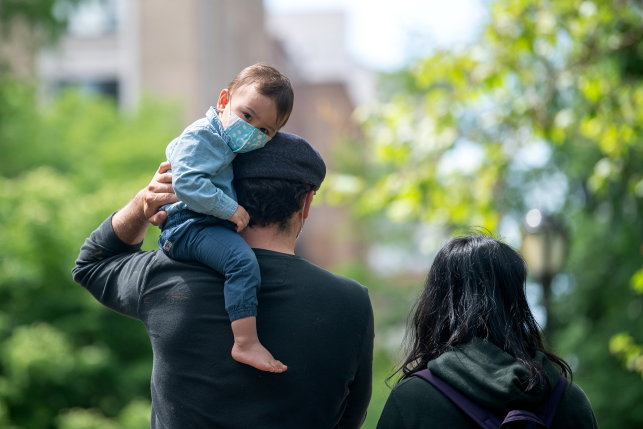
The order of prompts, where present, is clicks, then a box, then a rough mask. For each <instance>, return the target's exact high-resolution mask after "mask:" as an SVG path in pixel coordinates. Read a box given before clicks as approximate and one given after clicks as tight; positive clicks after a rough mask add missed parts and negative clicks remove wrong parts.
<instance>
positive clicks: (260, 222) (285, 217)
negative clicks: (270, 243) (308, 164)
mask: <svg viewBox="0 0 643 429" xmlns="http://www.w3.org/2000/svg"><path fill="white" fill-rule="evenodd" d="M234 188H235V190H236V191H237V200H238V202H239V204H240V205H241V206H242V207H243V208H244V209H246V211H247V212H248V214H249V215H250V223H249V224H248V226H259V227H266V226H271V225H274V226H277V227H278V229H279V232H287V231H288V228H289V227H290V219H291V218H292V215H293V214H295V213H296V212H298V211H299V210H301V209H302V207H303V206H304V200H305V198H306V194H308V192H310V191H316V190H317V189H319V186H315V185H313V184H310V183H308V182H297V181H290V180H279V179H235V180H234Z"/></svg>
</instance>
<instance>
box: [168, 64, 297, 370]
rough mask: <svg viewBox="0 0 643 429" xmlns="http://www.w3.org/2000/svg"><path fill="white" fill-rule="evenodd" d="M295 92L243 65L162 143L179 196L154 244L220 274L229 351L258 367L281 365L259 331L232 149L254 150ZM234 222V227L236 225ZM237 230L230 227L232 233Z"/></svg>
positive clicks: (280, 121)
mask: <svg viewBox="0 0 643 429" xmlns="http://www.w3.org/2000/svg"><path fill="white" fill-rule="evenodd" d="M293 99H294V94H293V90H292V86H291V84H290V81H289V80H288V78H287V77H286V76H284V75H283V74H281V73H280V72H279V71H278V70H277V69H275V68H274V67H271V66H269V65H266V64H261V63H259V64H255V65H253V66H250V67H247V68H245V69H243V70H242V71H241V73H239V74H238V75H237V77H235V78H234V80H233V81H232V82H230V85H229V86H228V89H224V90H223V91H221V94H220V95H219V101H218V103H217V108H216V110H215V109H214V108H213V107H210V110H209V111H208V112H207V115H206V117H205V118H203V119H199V120H198V121H196V122H195V123H193V124H192V125H190V126H189V127H187V128H186V129H185V130H184V131H183V133H182V134H181V135H180V136H179V137H178V138H176V139H174V140H173V141H172V142H171V143H170V144H169V145H168V147H167V149H166V151H165V154H166V155H167V159H168V161H169V162H170V164H171V165H172V184H173V186H174V192H175V193H176V196H177V197H178V198H179V199H180V200H181V201H180V202H178V203H174V204H169V205H166V206H163V207H162V208H161V210H165V211H166V212H167V215H168V217H167V220H166V221H165V222H164V223H163V225H161V230H162V232H161V237H160V238H159V247H160V248H161V249H162V250H163V252H164V253H165V254H166V255H167V256H169V257H170V258H172V259H175V260H177V261H198V262H201V263H203V264H205V265H208V266H209V267H211V268H213V269H215V270H217V271H218V272H220V273H221V274H223V275H224V276H225V285H224V297H225V308H226V311H227V312H228V315H229V316H230V321H231V322H232V332H233V334H234V346H233V347H232V357H233V358H234V359H235V360H237V361H239V362H242V363H245V364H248V365H251V366H253V367H255V368H257V369H260V370H263V371H270V372H282V371H285V370H286V369H288V367H287V366H286V365H284V364H282V363H281V362H280V361H278V360H276V359H275V358H273V356H272V354H271V353H270V352H269V351H268V350H267V349H266V348H265V347H264V346H263V345H261V342H259V337H258V336H257V324H256V321H257V292H258V291H259V287H260V286H261V277H260V273H259V265H258V263H257V259H256V257H255V254H254V252H253V251H252V250H251V249H250V247H249V246H248V245H247V244H246V242H245V241H244V240H243V238H241V236H240V235H239V234H238V233H239V232H241V231H242V230H243V229H244V228H245V227H246V226H247V225H248V222H249V221H250V217H249V215H248V212H246V210H245V209H244V208H243V207H241V206H240V205H239V204H238V203H237V201H236V199H237V196H236V193H235V191H234V188H233V186H232V178H233V177H232V160H233V159H234V158H235V156H236V154H237V153H241V152H249V151H251V150H255V149H259V148H261V147H263V146H265V144H266V143H267V142H268V140H270V139H271V138H272V137H273V136H274V135H275V133H276V132H277V131H278V130H279V129H280V128H281V127H283V126H284V125H285V124H286V121H287V120H288V118H289V117H290V113H291V112H292V106H293ZM235 225H236V227H235ZM235 230H236V232H235Z"/></svg>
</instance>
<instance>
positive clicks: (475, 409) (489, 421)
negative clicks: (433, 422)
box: [413, 369, 502, 429]
mask: <svg viewBox="0 0 643 429" xmlns="http://www.w3.org/2000/svg"><path fill="white" fill-rule="evenodd" d="M413 375H414V376H416V377H420V378H423V379H425V380H426V381H428V382H429V383H431V384H432V385H433V386H434V387H435V388H436V389H438V390H439V391H440V392H442V394H443V395H444V396H446V397H447V398H449V399H450V400H451V402H453V403H454V404H455V405H456V406H457V407H458V408H460V409H461V410H462V411H464V412H465V413H467V415H468V416H469V417H471V418H472V419H473V420H474V421H475V422H476V423H478V424H479V425H480V426H482V427H483V428H485V429H499V428H500V425H502V422H501V421H500V419H499V418H498V417H496V416H495V415H493V414H491V413H490V412H489V411H487V410H486V409H485V408H483V407H481V406H480V405H478V404H476V403H475V402H473V401H472V400H471V399H469V398H467V397H466V396H464V395H463V394H462V393H460V392H459V391H458V390H457V389H455V388H454V387H453V386H451V385H450V384H449V383H447V382H446V381H444V380H442V379H441V378H440V377H438V376H436V375H433V373H432V372H431V371H430V370H429V369H423V370H422V371H418V372H416V373H414V374H413Z"/></svg>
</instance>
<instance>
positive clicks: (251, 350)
mask: <svg viewBox="0 0 643 429" xmlns="http://www.w3.org/2000/svg"><path fill="white" fill-rule="evenodd" d="M232 358H233V359H234V360H236V361H237V362H241V363H245V364H246V365H250V366H252V367H255V368H257V369H260V370H261V371H269V372H277V373H279V372H284V371H285V370H287V369H288V367H287V366H286V365H284V364H283V363H281V362H279V361H278V360H276V359H275V358H273V357H272V354H271V353H270V352H269V351H268V349H266V348H265V347H264V346H262V345H261V343H260V342H258V341H257V342H253V343H249V344H239V343H237V342H235V343H234V346H233V347H232Z"/></svg>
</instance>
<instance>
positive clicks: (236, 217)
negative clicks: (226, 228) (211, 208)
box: [228, 205, 250, 232]
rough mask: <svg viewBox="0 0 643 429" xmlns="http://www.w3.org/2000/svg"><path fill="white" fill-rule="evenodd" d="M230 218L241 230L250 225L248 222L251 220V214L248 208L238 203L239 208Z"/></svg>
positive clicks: (239, 230)
mask: <svg viewBox="0 0 643 429" xmlns="http://www.w3.org/2000/svg"><path fill="white" fill-rule="evenodd" d="M228 220H229V221H230V222H233V223H234V224H236V225H237V228H236V230H237V232H241V231H243V229H244V228H245V227H246V226H248V222H250V215H249V214H248V212H247V211H246V209H244V208H243V207H241V205H238V206H237V210H236V211H235V212H234V214H233V215H232V216H230V219H228Z"/></svg>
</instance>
